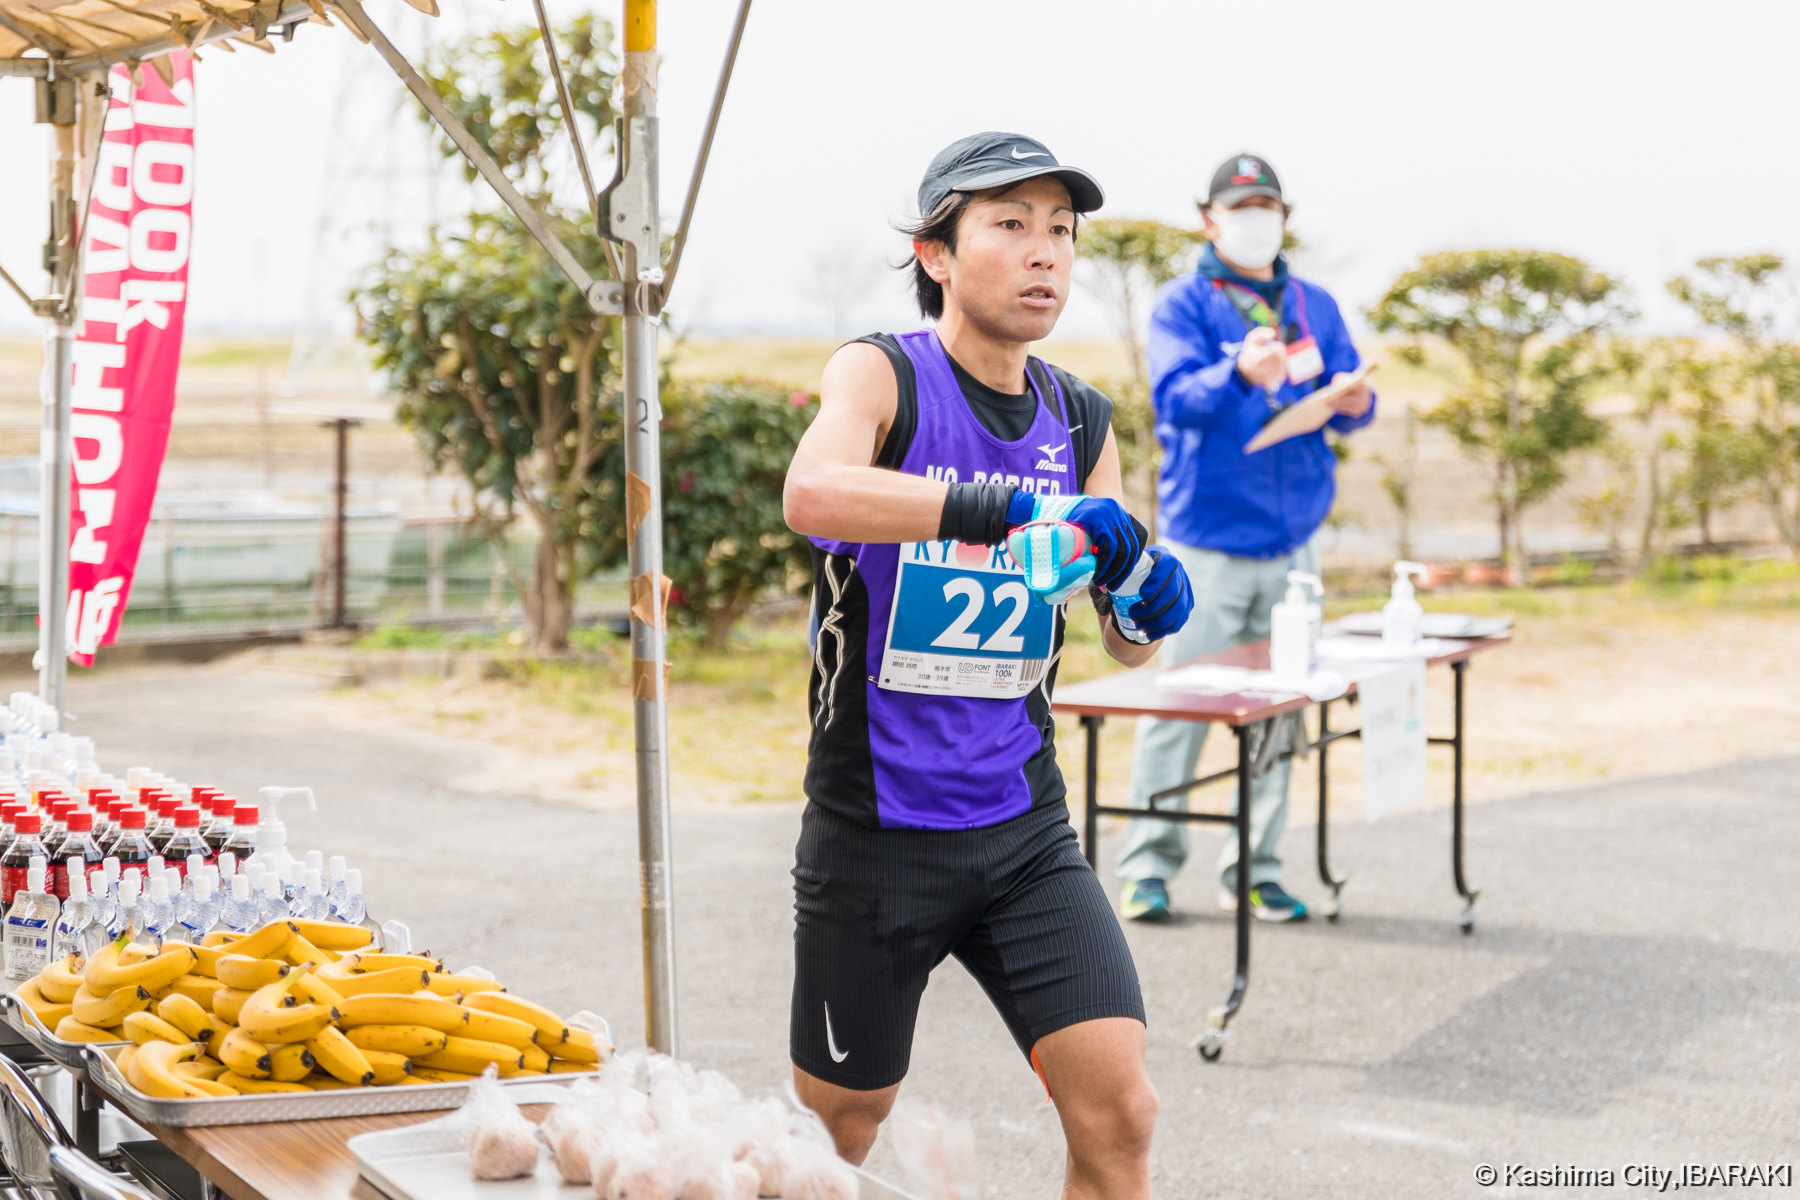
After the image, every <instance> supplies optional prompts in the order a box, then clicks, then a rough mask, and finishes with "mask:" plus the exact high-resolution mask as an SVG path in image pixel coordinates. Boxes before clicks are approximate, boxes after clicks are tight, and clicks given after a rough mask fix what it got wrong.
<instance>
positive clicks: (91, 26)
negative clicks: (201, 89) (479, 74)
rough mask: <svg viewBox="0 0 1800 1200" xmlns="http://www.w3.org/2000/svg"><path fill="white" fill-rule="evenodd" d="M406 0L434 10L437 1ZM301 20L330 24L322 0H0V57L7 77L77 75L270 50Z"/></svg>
mask: <svg viewBox="0 0 1800 1200" xmlns="http://www.w3.org/2000/svg"><path fill="white" fill-rule="evenodd" d="M407 3H409V4H411V5H412V6H413V7H414V8H417V9H418V10H420V11H421V12H424V13H428V14H429V15H431V16H434V17H435V16H437V15H438V9H437V4H436V0H407ZM302 21H312V22H315V23H317V24H322V25H331V24H335V23H336V22H334V21H333V19H332V17H331V15H330V12H329V6H328V4H327V2H326V0H0V60H11V63H10V64H9V65H11V66H12V67H13V69H12V70H9V71H6V72H5V73H7V74H14V73H19V72H20V68H21V67H23V66H25V65H26V64H30V65H32V66H35V65H36V63H37V62H43V63H44V66H45V67H46V68H47V67H48V66H49V64H50V62H51V61H54V62H55V64H56V67H57V69H58V71H59V72H63V71H66V72H68V73H71V74H81V73H83V72H85V71H91V70H94V69H96V68H99V67H102V66H105V65H107V64H110V63H121V62H122V63H130V64H136V63H139V62H144V61H149V60H154V59H156V58H157V57H158V56H160V55H163V54H166V53H168V52H169V51H170V50H175V49H180V48H187V49H190V50H194V49H199V48H200V47H202V46H206V45H213V44H217V45H218V46H219V47H220V48H221V49H226V50H231V49H233V48H234V46H233V43H238V42H241V43H245V44H248V45H251V46H254V47H256V48H257V49H259V50H264V51H268V52H271V53H272V52H273V51H274V49H275V47H274V46H273V45H272V44H271V43H270V41H269V31H270V30H272V29H273V30H277V31H279V32H286V33H287V34H289V35H290V36H291V33H292V28H293V26H294V25H295V24H297V23H300V22H302ZM351 31H352V33H356V30H355V27H354V26H351ZM357 36H358V37H360V36H361V35H360V34H357ZM33 73H36V72H33Z"/></svg>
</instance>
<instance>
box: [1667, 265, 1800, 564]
mask: <svg viewBox="0 0 1800 1200" xmlns="http://www.w3.org/2000/svg"><path fill="white" fill-rule="evenodd" d="M1668 286H1669V291H1670V292H1671V293H1672V294H1673V295H1674V296H1675V297H1676V298H1677V299H1678V300H1680V301H1681V302H1682V303H1683V304H1686V305H1687V306H1688V307H1689V308H1691V309H1693V310H1694V313H1695V315H1696V316H1698V317H1699V318H1700V320H1701V321H1702V322H1704V323H1705V324H1707V325H1709V326H1711V327H1712V328H1714V329H1718V330H1721V331H1722V332H1724V333H1726V334H1727V335H1729V336H1730V337H1731V339H1732V341H1733V343H1734V344H1735V348H1736V351H1737V362H1736V365H1735V370H1733V371H1731V372H1729V373H1728V374H1727V375H1726V376H1725V377H1724V380H1723V384H1724V386H1725V388H1726V389H1727V390H1728V392H1729V393H1730V396H1729V400H1741V401H1742V403H1743V406H1744V407H1745V408H1747V409H1748V410H1749V411H1748V414H1747V415H1748V418H1749V419H1748V420H1747V421H1745V422H1744V423H1743V424H1742V425H1741V426H1740V427H1738V428H1737V429H1736V431H1735V434H1734V436H1731V437H1729V438H1728V437H1726V436H1724V431H1725V429H1726V428H1728V427H1729V426H1730V422H1729V420H1728V419H1723V415H1724V414H1726V413H1727V410H1728V407H1729V401H1728V400H1721V403H1720V408H1719V413H1720V414H1721V419H1720V420H1718V421H1717V422H1716V423H1715V424H1714V426H1713V427H1712V429H1711V432H1710V433H1707V432H1706V431H1703V430H1701V429H1700V428H1699V427H1698V426H1696V427H1695V428H1694V430H1693V432H1692V437H1693V439H1694V440H1695V444H1696V445H1702V444H1706V445H1710V446H1711V447H1712V449H1711V450H1710V451H1709V453H1716V454H1717V455H1718V456H1719V462H1720V464H1721V470H1722V471H1723V473H1724V474H1723V475H1722V476H1721V478H1724V477H1725V476H1729V475H1730V474H1731V473H1732V472H1733V471H1735V472H1738V473H1739V474H1740V477H1741V479H1743V480H1752V481H1754V482H1755V484H1756V486H1757V490H1758V491H1760V492H1761V493H1762V498H1763V502H1764V503H1765V504H1766V505H1767V506H1768V510H1769V515H1770V517H1771V518H1772V519H1773V520H1774V522H1775V528H1776V530H1777V532H1778V533H1779V534H1780V537H1781V540H1782V541H1783V542H1784V543H1785V544H1786V545H1787V548H1788V553H1790V554H1793V555H1800V346H1797V345H1796V344H1795V339H1796V337H1797V336H1800V273H1797V272H1795V271H1794V270H1793V269H1791V268H1789V267H1788V266H1787V264H1786V263H1785V261H1784V260H1783V259H1782V258H1781V256H1780V255H1777V254H1750V255H1744V256H1742V257H1739V258H1703V259H1701V260H1700V261H1699V262H1697V263H1695V264H1694V273H1693V275H1692V276H1688V275H1682V276H1678V277H1677V278H1675V279H1672V280H1670V281H1669V285H1668ZM1709 439H1710V440H1709Z"/></svg>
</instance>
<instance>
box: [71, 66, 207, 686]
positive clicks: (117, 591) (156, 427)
mask: <svg viewBox="0 0 1800 1200" xmlns="http://www.w3.org/2000/svg"><path fill="white" fill-rule="evenodd" d="M167 61H168V62H169V63H170V64H171V65H172V67H173V72H172V73H173V76H174V79H173V85H172V86H171V85H169V84H165V83H164V82H163V79H162V76H161V75H159V74H157V72H156V70H155V68H154V67H152V66H151V65H150V64H145V65H144V66H143V67H142V68H141V69H140V70H139V72H138V76H139V77H138V78H137V79H134V78H133V77H132V75H131V72H130V70H129V69H128V68H126V67H124V66H116V67H114V68H113V69H112V75H111V76H110V78H109V82H110V83H111V85H112V92H113V96H112V107H111V109H110V111H109V112H108V113H107V120H106V139H105V141H104V142H103V143H102V144H101V147H100V155H99V161H98V163H97V165H96V167H95V179H94V185H93V189H94V191H93V204H92V207H91V209H90V210H89V215H88V220H87V228H86V229H84V230H83V231H82V235H81V236H82V239H83V241H84V242H85V243H86V253H87V262H86V270H87V275H86V297H85V300H84V301H83V306H82V317H83V325H82V326H81V328H79V329H78V330H77V331H76V339H75V345H74V382H73V388H72V392H73V397H74V399H73V409H74V419H73V433H74V435H75V483H74V488H75V495H74V512H73V513H72V514H71V519H70V530H71V536H70V539H69V626H68V628H69V659H70V661H72V662H75V663H79V664H80V665H81V666H84V667H91V666H93V665H94V651H95V650H96V649H98V648H99V647H101V646H104V645H107V644H109V643H110V642H111V641H112V640H113V636H114V635H115V634H116V633H117V632H118V629H119V622H120V621H121V620H122V619H123V617H124V615H125V602H126V600H127V599H129V598H130V596H131V580H132V577H133V576H134V575H135V574H136V572H137V558H138V548H139V547H140V546H141V545H142V544H143V541H144V528H145V526H146V525H148V524H149V521H150V512H151V509H152V507H153V506H154V505H155V503H156V483H157V478H158V476H159V475H160V474H161V473H162V461H163V451H164V450H165V449H167V448H168V444H169V420H170V416H171V414H172V413H173V412H174V410H175V374H176V371H177V369H178V368H179V366H180V363H181V330H182V318H183V316H184V314H185V313H186V311H187V271H188V248H189V245H190V243H191V241H192V232H193V200H194V64H193V60H192V59H191V58H189V57H188V55H187V54H186V53H185V52H181V51H178V52H176V53H174V54H171V55H169V57H168V60H167Z"/></svg>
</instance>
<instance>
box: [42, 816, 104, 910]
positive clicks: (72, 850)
mask: <svg viewBox="0 0 1800 1200" xmlns="http://www.w3.org/2000/svg"><path fill="white" fill-rule="evenodd" d="M68 825H69V832H68V834H67V836H65V837H64V838H63V840H62V844H61V845H60V846H58V847H57V851H56V857H55V858H53V859H51V860H50V861H51V862H52V863H54V864H55V871H56V888H55V891H56V898H57V899H58V900H67V899H68V898H69V864H70V863H72V862H76V860H80V861H79V863H78V870H79V871H80V872H81V875H82V878H84V879H85V878H86V877H87V874H86V873H87V872H88V871H89V870H90V869H92V868H94V867H97V866H99V865H100V864H101V862H103V861H104V860H105V858H106V855H104V854H102V853H101V852H100V847H99V846H97V845H95V844H94V837H93V832H92V831H93V826H94V814H93V813H85V812H72V813H70V814H69V818H68Z"/></svg>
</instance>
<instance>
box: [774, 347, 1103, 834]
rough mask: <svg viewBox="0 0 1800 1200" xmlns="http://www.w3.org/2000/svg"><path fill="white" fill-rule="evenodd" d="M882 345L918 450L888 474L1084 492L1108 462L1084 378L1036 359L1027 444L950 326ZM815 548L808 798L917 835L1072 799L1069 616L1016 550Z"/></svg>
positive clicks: (825, 544)
mask: <svg viewBox="0 0 1800 1200" xmlns="http://www.w3.org/2000/svg"><path fill="white" fill-rule="evenodd" d="M878 344H882V345H883V347H884V349H887V350H888V352H889V355H890V358H891V359H893V360H894V361H895V368H896V376H897V377H899V382H900V385H901V386H900V389H899V391H900V405H899V407H900V408H901V410H902V412H901V413H899V414H897V419H896V426H905V425H906V424H907V421H906V420H904V419H903V418H905V417H907V416H910V417H911V418H912V422H911V439H910V442H909V444H907V445H906V446H905V448H904V452H903V453H902V454H900V455H899V456H898V461H895V462H887V463H884V464H882V465H887V466H892V467H895V468H897V469H898V470H900V471H903V472H905V473H907V474H911V475H923V476H926V477H928V478H932V479H944V480H948V481H951V482H959V481H960V482H965V483H967V482H982V481H985V480H1004V481H1005V482H1007V483H1010V484H1013V485H1014V486H1017V487H1022V488H1025V489H1027V490H1031V491H1040V492H1045V493H1055V494H1063V495H1067V494H1070V493H1073V492H1077V491H1079V490H1080V486H1081V483H1082V481H1083V476H1084V475H1085V468H1086V467H1087V466H1089V465H1091V462H1092V458H1090V457H1087V456H1085V455H1084V454H1079V453H1078V452H1077V451H1078V448H1081V447H1085V446H1087V445H1095V446H1097V445H1100V444H1102V443H1103V442H1104V439H1105V436H1106V428H1105V425H1104V423H1102V424H1101V427H1100V428H1098V429H1083V428H1082V427H1081V426H1082V425H1085V424H1086V423H1087V422H1086V421H1085V420H1082V419H1081V418H1080V417H1079V416H1078V417H1076V418H1075V419H1076V420H1077V421H1078V422H1080V424H1078V425H1077V426H1076V428H1075V429H1074V430H1072V429H1071V427H1070V420H1071V417H1070V415H1069V414H1071V413H1072V412H1075V411H1076V410H1075V409H1074V408H1073V407H1072V406H1071V404H1070V403H1069V399H1068V390H1069V389H1068V385H1069V383H1071V382H1076V381H1070V380H1069V378H1068V377H1067V376H1063V375H1062V373H1061V372H1056V373H1055V374H1054V375H1053V374H1052V373H1051V372H1050V371H1047V370H1045V369H1044V368H1043V366H1042V364H1039V363H1037V362H1036V360H1033V363H1032V369H1031V370H1030V371H1029V372H1028V375H1029V386H1030V389H1031V391H1032V393H1033V395H1034V396H1035V397H1036V401H1037V409H1036V415H1035V418H1034V419H1033V420H1032V423H1031V426H1030V429H1029V430H1028V431H1027V432H1026V434H1025V436H1024V437H1022V438H1019V439H1017V440H1016V441H1003V440H1001V439H1000V438H999V437H996V436H995V435H994V434H993V433H992V432H990V431H989V429H987V428H986V427H985V426H984V425H983V424H982V422H981V421H980V420H979V419H978V418H977V416H976V415H975V413H974V412H973V411H972V410H971V408H970V405H969V401H968V400H967V399H965V397H964V395H963V392H962V389H961V388H960V387H959V386H958V383H957V380H956V376H955V374H954V372H953V371H952V368H951V364H950V360H949V358H948V357H947V356H946V355H945V353H944V347H943V344H942V343H941V342H939V340H938V337H937V334H936V333H935V332H933V331H931V330H921V331H918V332H915V333H905V334H900V335H898V336H897V337H894V338H891V339H889V338H884V339H881V341H880V342H879V343H878ZM895 348H897V349H898V350H899V351H900V352H902V353H903V354H904V359H903V360H902V359H900V358H898V357H897V356H896V355H895V354H894V349H895ZM906 367H910V372H908V371H906V370H905V368H906ZM908 374H910V375H911V376H912V379H911V380H908V379H907V378H906V376H907V375H908ZM909 383H911V384H912V385H913V386H912V387H911V388H909V387H908V384H909ZM1080 386H1082V387H1084V388H1085V385H1080ZM1087 390H1088V391H1091V389H1087ZM909 393H910V394H909ZM1096 395H1097V393H1096ZM909 404H911V405H912V406H913V407H912V409H911V410H910V411H908V405H909ZM1107 415H1110V414H1107ZM1101 420H1102V422H1104V421H1105V417H1104V416H1103V417H1102V418H1101ZM1096 439H1097V440H1096ZM892 440H893V438H892V436H891V435H890V442H891V441H892ZM885 449H886V448H885V447H884V450H885ZM1094 457H1097V455H1095V456H1094ZM813 544H814V546H815V553H814V562H815V568H816V570H815V575H816V577H817V579H816V583H817V587H816V595H815V601H814V604H815V609H814V611H815V620H816V621H817V630H816V635H815V643H814V672H813V688H812V693H813V694H812V696H811V697H810V700H811V702H812V711H813V737H812V747H811V757H810V760H809V763H808V768H807V778H806V790H807V796H808V798H809V799H811V800H813V801H814V802H816V803H819V804H821V805H823V806H825V807H827V808H830V809H832V810H834V811H836V812H839V813H841V814H843V815H845V816H848V817H851V818H852V819H854V820H858V821H861V822H862V823H863V824H866V825H879V826H880V827H883V828H901V829H973V828H978V827H982V826H987V825H995V824H998V823H1000V822H1002V821H1006V820H1009V819H1010V818H1013V817H1017V816H1019V815H1020V814H1022V813H1024V812H1027V811H1028V810H1030V809H1031V808H1033V807H1034V806H1036V805H1040V804H1046V803H1052V802H1060V801H1061V800H1062V798H1063V791H1064V789H1063V783H1062V777H1061V772H1060V771H1058V770H1057V768H1056V758H1055V745H1054V733H1055V726H1054V724H1053V722H1052V721H1051V718H1050V691H1051V688H1052V687H1053V685H1054V679H1055V666H1056V659H1057V657H1058V655H1059V654H1060V653H1061V649H1062V632H1063V630H1062V625H1063V614H1062V610H1061V609H1060V608H1058V609H1052V608H1050V607H1048V606H1046V605H1044V604H1042V603H1039V602H1036V601H1033V600H1032V599H1031V597H1030V596H1029V595H1028V594H1027V592H1026V590H1025V587H1024V584H1023V582H1022V574H1021V572H1020V569H1019V567H1018V565H1017V564H1016V563H1014V562H1013V561H1012V559H1011V558H1010V557H1009V556H1008V555H1007V553H1006V550H1005V547H1003V546H992V547H990V546H969V545H964V544H962V543H957V542H948V541H931V542H913V543H906V544H901V545H896V544H892V543H872V542H839V541H832V540H828V539H822V538H814V539H813ZM859 676H860V678H858V677H859Z"/></svg>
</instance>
